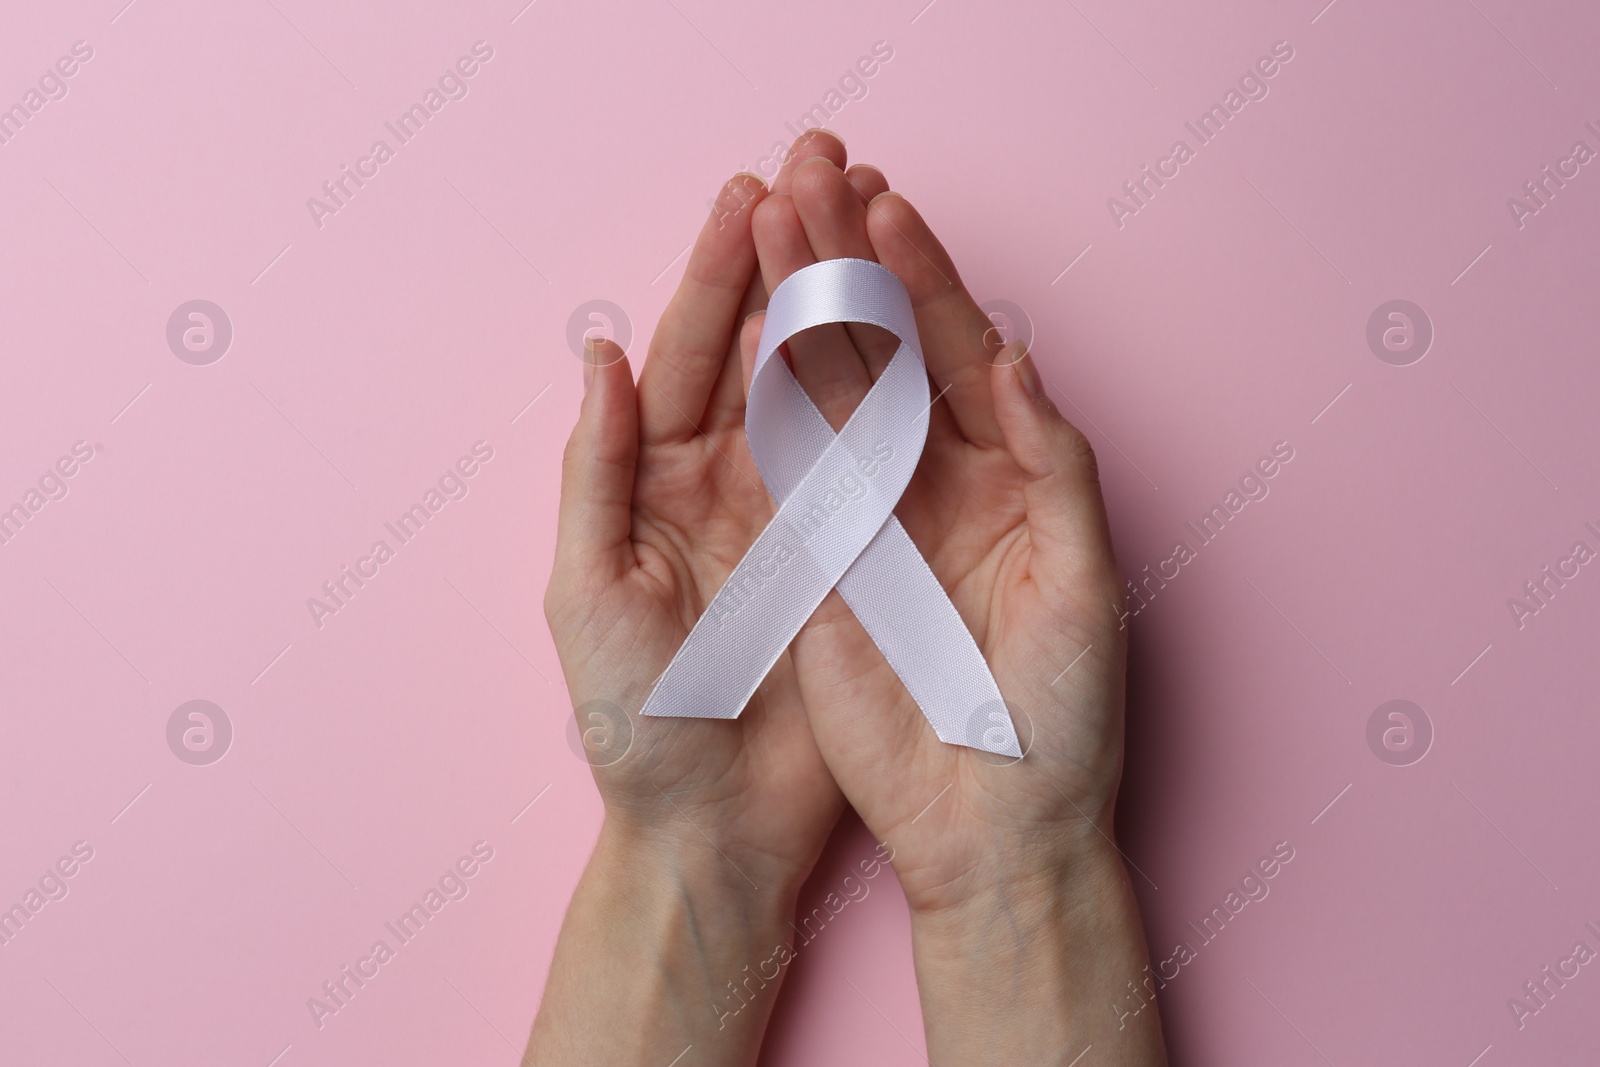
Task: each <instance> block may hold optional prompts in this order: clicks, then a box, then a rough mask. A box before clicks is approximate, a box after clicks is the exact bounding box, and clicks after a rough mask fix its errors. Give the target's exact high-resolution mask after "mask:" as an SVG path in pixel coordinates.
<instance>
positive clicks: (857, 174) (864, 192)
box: [844, 163, 889, 204]
mask: <svg viewBox="0 0 1600 1067" xmlns="http://www.w3.org/2000/svg"><path fill="white" fill-rule="evenodd" d="M844 176H845V177H846V178H848V179H849V180H850V184H851V185H853V186H854V187H855V190H856V192H857V193H859V194H860V196H861V202H862V203H863V204H867V203H871V202H872V198H873V197H875V196H877V195H878V194H879V193H887V192H888V191H889V179H888V178H885V177H884V176H883V171H881V170H879V169H878V168H877V167H874V166H873V165H872V164H870V163H857V164H856V165H855V166H853V167H851V168H850V169H849V170H847V171H845V172H844Z"/></svg>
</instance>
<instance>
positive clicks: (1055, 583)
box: [990, 342, 1116, 595]
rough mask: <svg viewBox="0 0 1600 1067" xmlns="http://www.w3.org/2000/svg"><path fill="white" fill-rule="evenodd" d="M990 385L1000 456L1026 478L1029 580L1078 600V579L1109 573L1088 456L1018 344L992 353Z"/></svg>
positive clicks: (1095, 477) (1085, 443)
mask: <svg viewBox="0 0 1600 1067" xmlns="http://www.w3.org/2000/svg"><path fill="white" fill-rule="evenodd" d="M990 385H991V389H992V391H993V394H994V406H995V417H996V419H997V420H998V421H999V423H1000V431H1001V433H1002V435H1003V436H1004V438H1005V445H1006V451H1007V452H1009V453H1010V454H1011V458H1012V460H1013V461H1015V463H1016V464H1017V466H1019V467H1021V468H1022V470H1023V473H1024V474H1025V475H1026V477H1027V481H1026V483H1025V485H1024V487H1023V495H1024V502H1025V504H1026V506H1027V509H1028V539H1029V544H1030V548H1031V553H1032V554H1031V557H1030V564H1029V571H1030V576H1031V577H1032V578H1033V579H1034V581H1036V582H1038V583H1039V584H1040V585H1041V586H1043V587H1044V588H1045V589H1046V590H1048V591H1050V592H1052V593H1058V594H1064V595H1071V594H1073V593H1079V594H1081V593H1082V591H1083V589H1084V585H1083V579H1084V578H1085V577H1089V578H1093V579H1097V580H1098V579H1103V578H1104V576H1106V575H1114V574H1115V573H1116V570H1115V564H1114V563H1113V560H1112V549H1111V531H1110V527H1109V525H1108V523H1107V520H1106V509H1105V501H1104V500H1103V499H1102V497H1101V495H1100V475H1099V468H1098V465H1097V464H1096V462H1095V456H1094V449H1093V447H1092V446H1091V445H1090V444H1089V439H1088V438H1086V437H1084V435H1083V434H1082V433H1081V432H1080V431H1079V430H1078V428H1077V427H1076V426H1074V425H1072V423H1070V422H1068V421H1067V420H1066V419H1065V418H1063V417H1062V415H1061V413H1060V412H1059V411H1057V410H1056V406H1055V404H1054V403H1052V402H1051V400H1050V397H1049V394H1048V393H1047V392H1046V391H1045V386H1044V381H1043V379H1041V378H1040V376H1039V369H1038V367H1036V366H1035V365H1034V361H1033V356H1032V355H1031V354H1029V353H1028V351H1027V347H1026V345H1024V344H1023V343H1022V342H1017V343H1015V344H1013V345H1011V346H1009V347H1007V348H1006V349H1005V350H1003V351H1002V352H1000V353H999V356H998V357H997V358H996V360H995V366H994V369H993V371H992V372H991V383H990Z"/></svg>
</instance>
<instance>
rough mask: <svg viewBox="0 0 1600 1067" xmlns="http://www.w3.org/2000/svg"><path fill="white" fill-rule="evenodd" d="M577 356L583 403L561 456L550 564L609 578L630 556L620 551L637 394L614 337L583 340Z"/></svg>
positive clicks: (635, 445)
mask: <svg viewBox="0 0 1600 1067" xmlns="http://www.w3.org/2000/svg"><path fill="white" fill-rule="evenodd" d="M583 360H584V367H583V376H584V395H583V405H582V407H581V408H579V411H578V424H577V425H576V426H575V427H573V430H572V436H571V437H570V438H568V440H567V449H566V452H565V454H564V455H563V456H562V460H561V510H560V517H559V519H558V520H557V523H556V565H557V568H558V570H568V569H569V568H581V569H582V570H580V571H577V572H576V573H583V572H589V573H591V574H593V573H594V572H595V571H596V570H599V571H600V572H601V573H602V574H603V575H604V576H606V577H615V576H617V575H620V574H621V573H622V572H623V571H625V570H626V569H627V566H628V565H629V563H630V562H631V560H632V556H631V554H630V553H628V552H627V551H625V550H626V549H627V548H628V546H629V545H630V544H631V542H632V532H633V474H634V467H635V464H636V462H637V461H638V457H639V404H638V396H637V393H636V392H635V388H634V384H633V371H632V369H631V368H630V367H629V366H628V357H627V355H626V354H624V353H623V351H622V349H621V348H620V347H619V346H618V345H617V344H616V343H615V342H613V341H609V340H605V339H596V340H594V341H593V342H590V343H588V344H587V345H586V347H585V350H584V355H583ZM606 572H610V573H606ZM569 573H572V572H571V571H569Z"/></svg>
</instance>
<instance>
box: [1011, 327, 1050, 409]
mask: <svg viewBox="0 0 1600 1067" xmlns="http://www.w3.org/2000/svg"><path fill="white" fill-rule="evenodd" d="M1010 361H1011V366H1012V367H1014V368H1016V373H1017V380H1018V381H1019V382H1021V383H1022V388H1024V389H1026V390H1027V391H1028V395H1029V396H1031V397H1033V399H1035V400H1040V401H1042V400H1046V399H1048V398H1047V397H1046V396H1045V391H1044V380H1043V379H1041V378H1040V377H1039V368H1038V367H1035V366H1034V365H1033V356H1031V355H1029V354H1028V346H1027V345H1026V344H1024V343H1023V342H1021V341H1017V342H1016V343H1015V344H1013V345H1012V347H1011V355H1010Z"/></svg>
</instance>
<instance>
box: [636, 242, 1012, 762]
mask: <svg viewBox="0 0 1600 1067" xmlns="http://www.w3.org/2000/svg"><path fill="white" fill-rule="evenodd" d="M832 322H865V323H871V324H872V325H874V326H881V327H883V328H884V329H886V330H888V331H889V332H890V333H893V334H894V335H895V336H896V337H898V338H899V339H900V347H899V349H897V350H896V351H895V354H894V356H893V358H891V359H890V360H889V364H888V366H887V367H885V368H884V370H883V373H882V374H881V375H880V376H879V377H878V380H877V381H876V382H874V383H873V386H872V389H871V390H870V391H869V392H868V393H867V395H866V398H865V399H863V400H862V401H861V403H860V405H859V406H858V407H857V408H856V410H855V412H854V414H852V415H851V416H850V420H849V421H848V422H847V423H845V426H844V429H842V430H840V431H839V432H838V433H837V434H835V433H834V431H833V428H832V427H831V426H829V425H828V422H827V420H826V419H824V418H823V417H822V413H821V412H820V411H818V410H817V407H816V405H815V404H813V403H812V402H811V398H810V397H808V396H807V395H806V392H805V390H804V389H802V388H801V387H800V383H799V382H797V381H796V380H795V377H794V374H793V372H791V371H790V369H789V366H788V364H787V363H785V362H784V360H783V359H782V358H773V357H774V355H775V354H776V353H777V351H778V347H779V346H780V345H782V344H783V343H784V342H785V341H787V340H789V339H790V338H791V337H793V336H794V335H795V334H797V333H799V332H801V331H802V330H805V329H809V328H810V327H812V326H820V325H823V324H825V323H832ZM931 407H932V403H931V402H930V400H929V397H928V373H927V369H926V368H925V367H924V365H923V362H922V349H921V345H920V343H919V341H918V338H917V324H916V319H915V318H914V317H913V315H912V311H911V300H910V297H908V296H907V295H906V290H905V286H903V285H902V284H901V283H900V279H898V278H896V277H895V276H894V275H893V274H892V273H890V272H889V271H888V270H887V269H886V268H884V267H883V266H881V265H879V264H877V263H873V262H871V261H869V260H864V259H830V260H826V261H824V262H821V263H817V264H814V265H812V266H809V267H806V268H804V269H803V270H800V271H796V272H795V273H794V274H792V275H791V276H790V277H789V278H788V279H787V280H786V281H784V283H783V284H782V285H780V286H778V289H777V291H776V292H775V293H773V294H772V299H771V301H770V302H769V303H768V306H767V318H766V324H765V326H763V328H762V330H761V343H760V347H759V348H758V349H757V351H756V362H755V372H754V374H753V376H752V379H751V382H750V399H749V403H748V404H747V405H746V408H745V433H746V435H747V437H748V438H749V441H750V452H751V454H752V455H753V456H754V457H755V461H756V467H757V468H758V469H759V470H760V471H761V478H762V480H763V481H764V482H766V485H767V490H768V492H770V493H771V494H772V498H773V499H774V500H775V501H778V502H779V506H778V513H777V514H776V515H775V516H773V519H772V521H771V522H770V523H769V524H768V525H767V527H766V529H765V530H763V531H762V532H761V535H760V536H759V537H757V538H756V542H755V544H754V545H752V546H751V547H750V551H748V552H747V553H745V556H744V558H743V559H742V560H740V561H739V565H738V566H737V567H735V568H734V569H733V573H732V574H730V575H729V576H728V580H727V582H725V583H724V584H723V586H722V588H721V589H720V590H718V591H717V594H716V596H714V597H712V599H711V603H710V604H709V605H708V606H707V608H706V611H705V614H703V615H702V616H701V617H700V619H699V621H697V622H696V623H695V625H694V628H693V629H692V630H691V631H690V632H689V636H688V639H687V640H685V641H684V643H683V647H682V648H680V649H679V650H678V654H677V655H676V656H674V657H673V659H672V662H671V663H669V664H668V665H667V669H666V671H665V672H664V673H663V674H662V675H661V678H660V679H659V680H658V681H657V682H656V685H655V688H654V690H653V691H652V692H651V693H650V697H649V699H647V700H646V701H645V703H644V707H643V709H641V713H642V714H644V715H664V716H680V717H686V718H703V719H732V718H736V717H737V716H738V715H739V713H740V711H742V710H743V709H744V707H745V705H746V704H747V703H749V701H750V698H751V697H752V696H753V695H754V694H755V692H756V689H757V688H758V687H759V686H760V685H761V682H762V679H764V678H765V677H766V675H767V672H768V671H769V670H771V668H772V665H773V664H774V663H775V662H777V659H778V657H779V656H780V655H782V654H783V650H784V649H785V648H787V647H788V646H789V642H790V641H792V640H794V638H795V635H796V634H798V633H799V632H800V629H801V627H802V626H804V625H805V622H806V620H807V619H809V618H810V617H811V613H812V612H814V611H815V610H816V609H817V606H818V605H819V604H821V603H822V600H823V598H824V597H826V596H827V595H828V591H829V590H831V589H838V590H839V593H840V595H841V596H842V597H843V598H844V600H845V603H846V604H848V605H849V606H850V610H851V611H852V612H854V613H855V616H856V618H858V619H859V620H860V621H861V624H862V626H863V627H865V629H866V631H867V633H868V635H869V636H871V638H872V640H873V642H874V643H875V644H876V645H877V646H878V648H879V650H880V651H882V653H883V655H884V658H885V659H887V660H888V662H889V666H890V667H892V668H893V669H894V672H895V673H896V674H897V675H899V676H900V680H901V681H902V682H904V683H905V686H906V689H907V690H908V691H909V692H910V693H911V696H912V699H914V700H915V701H916V702H917V706H918V707H920V708H921V709H922V713H923V714H924V715H925V716H927V719H928V722H929V723H931V724H932V726H933V730H934V733H935V734H937V735H938V736H939V738H940V739H941V740H943V741H946V742H949V743H951V744H957V745H966V746H968V747H970V748H977V749H983V750H984V751H987V752H994V753H998V754H1001V755H1007V756H1017V757H1020V756H1021V755H1022V750H1021V748H1020V746H1019V745H1018V743H1017V735H1016V730H1015V728H1014V727H1013V725H1012V722H1011V716H1010V714H1009V712H1008V711H1007V710H1006V705H1005V702H1004V701H1003V700H1002V699H1001V696H1000V688H999V686H998V685H996V684H995V680H994V675H993V674H991V673H990V671H989V666H988V664H987V663H985V662H984V659H983V653H982V652H980V651H979V650H978V645H977V642H976V641H974V640H973V639H972V634H971V633H970V632H969V631H968V630H967V627H966V624H965V623H963V622H962V621H961V616H960V614H958V613H957V611H956V608H955V605H954V604H952V603H951V602H950V598H949V597H948V596H947V595H946V594H945V591H944V588H943V587H942V586H940V584H939V580H938V579H937V578H936V577H934V574H933V571H931V570H930V569H929V568H928V564H927V561H926V560H924V559H923V558H922V554H921V553H920V552H918V551H917V547H916V545H914V544H913V543H912V541H911V538H910V537H909V536H907V534H906V531H905V529H904V528H903V527H902V526H901V525H900V522H899V520H897V519H896V518H895V517H894V506H895V504H896V502H897V501H899V499H900V494H901V493H902V492H904V491H905V488H906V485H907V483H908V482H910V480H911V473H912V471H914V470H915V469H916V466H917V460H918V459H919V458H920V457H921V455H922V447H923V444H924V442H926V440H927V437H928V417H929V409H930V408H931Z"/></svg>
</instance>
